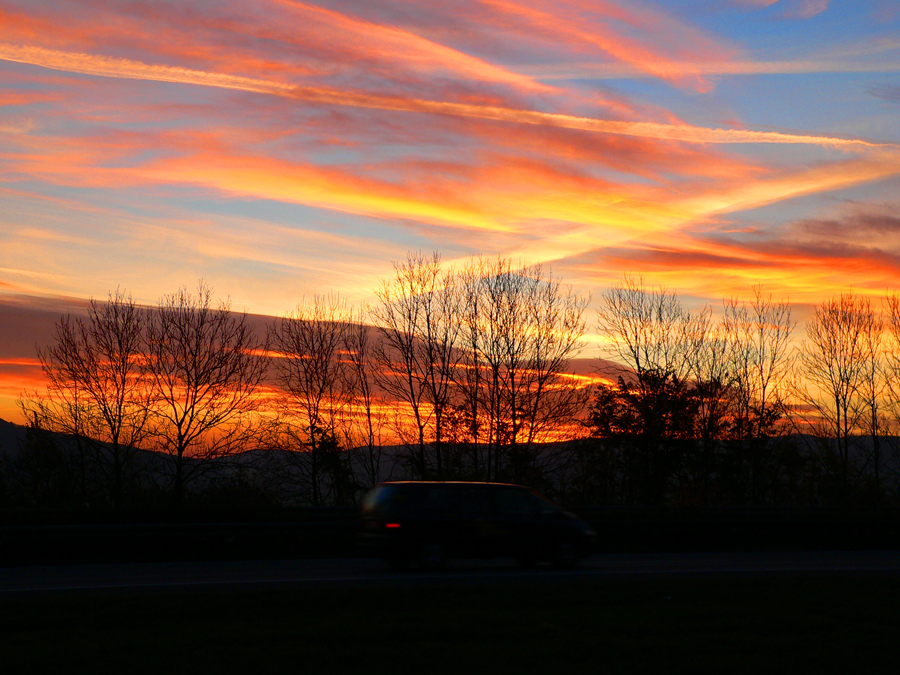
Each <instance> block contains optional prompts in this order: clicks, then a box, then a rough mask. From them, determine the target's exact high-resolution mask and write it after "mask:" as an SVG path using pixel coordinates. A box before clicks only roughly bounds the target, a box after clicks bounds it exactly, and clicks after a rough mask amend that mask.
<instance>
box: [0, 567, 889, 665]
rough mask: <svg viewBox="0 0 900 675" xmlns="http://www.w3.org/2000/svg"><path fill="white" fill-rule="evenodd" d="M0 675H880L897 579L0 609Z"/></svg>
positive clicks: (172, 597)
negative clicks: (24, 674) (25, 674)
mask: <svg viewBox="0 0 900 675" xmlns="http://www.w3.org/2000/svg"><path fill="white" fill-rule="evenodd" d="M0 624H2V625H0V668H2V670H3V672H7V673H20V672H53V671H55V672H57V673H80V672H85V673H113V672H115V673H169V672H198V673H211V672H227V673H231V672H252V673H267V672H294V673H319V674H325V673H329V674H330V673H365V674H366V675H368V674H370V673H392V674H405V673H457V674H458V673H463V675H468V674H469V673H480V672H495V673H515V672H518V673H564V674H568V673H592V674H596V673H606V672H609V673H624V672H653V671H656V672H664V673H667V674H668V673H696V672H720V673H729V674H731V673H761V672H765V671H772V670H773V669H777V670H778V671H781V672H804V673H805V672H810V673H822V672H826V673H832V672H847V673H878V672H883V673H892V674H896V673H898V672H900V646H898V645H900V578H898V577H896V576H894V577H878V576H867V577H861V578H849V577H809V578H784V577H781V578H755V579H677V580H667V581H661V580H653V581H627V582H609V583H603V584H595V585H588V586H582V585H549V584H548V585H528V586H525V585H522V586H513V585H504V586H499V587H467V588H454V589H450V588H446V589H438V588H405V589H399V590H396V591H392V590H386V589H367V590H354V591H351V590H341V591H326V590H298V591H290V592H277V593H274V592H236V593H228V594H221V593H219V594H213V593H180V594H166V595H155V596H148V595H139V596H135V597H130V598H101V599H79V598H53V599H48V598H42V599H37V600H28V601H25V600H14V601H10V600H6V601H3V602H0Z"/></svg>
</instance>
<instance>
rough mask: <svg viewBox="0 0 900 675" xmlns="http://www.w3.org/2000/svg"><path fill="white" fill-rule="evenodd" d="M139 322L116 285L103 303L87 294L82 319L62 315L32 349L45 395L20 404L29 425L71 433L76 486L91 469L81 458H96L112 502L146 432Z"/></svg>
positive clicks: (140, 313) (141, 317) (130, 472)
mask: <svg viewBox="0 0 900 675" xmlns="http://www.w3.org/2000/svg"><path fill="white" fill-rule="evenodd" d="M144 326H145V316H144V312H143V311H142V310H141V308H139V307H138V306H137V305H136V304H135V302H134V300H133V299H132V298H131V296H126V295H125V293H124V292H123V291H120V290H117V291H116V292H115V293H110V294H109V298H108V300H107V301H106V302H97V301H96V300H93V299H92V300H91V301H90V305H89V306H88V316H87V320H82V319H79V318H76V319H73V318H72V317H70V316H65V317H62V318H61V319H60V320H59V321H58V322H57V323H56V326H55V330H54V335H53V337H54V343H53V344H52V345H50V346H49V347H45V348H40V349H38V358H39V359H40V362H41V368H42V370H43V372H44V377H45V378H46V382H47V397H46V398H45V399H41V398H39V397H33V398H31V399H28V400H23V401H21V403H20V405H21V407H22V410H23V413H25V415H26V417H28V418H29V419H30V420H31V421H32V424H34V425H40V426H42V427H43V428H45V429H49V430H51V431H56V432H61V433H64V434H69V435H70V436H71V437H72V438H73V439H74V444H75V446H76V450H77V451H78V455H79V463H80V464H81V466H80V470H79V472H78V473H79V475H80V480H81V482H82V488H83V489H85V488H86V486H85V485H84V482H85V481H86V480H87V474H88V472H89V471H90V468H89V467H87V466H85V465H84V463H85V462H90V463H91V464H92V465H94V464H96V466H98V467H99V470H100V472H101V474H103V475H104V476H105V478H106V480H107V482H108V484H109V485H110V487H111V490H110V492H111V495H110V496H111V499H112V503H113V504H114V505H116V506H119V505H121V503H122V500H123V496H124V491H125V487H126V484H127V483H128V482H129V480H130V479H132V478H134V474H135V454H136V452H137V447H138V445H139V443H140V442H141V441H142V440H143V439H144V437H145V434H146V431H147V391H148V390H147V387H146V386H145V384H144V382H143V381H142V380H141V377H140V364H141V360H142V351H141V350H142V344H143V343H142V341H143V330H144ZM38 420H40V421H38ZM91 468H92V467H91Z"/></svg>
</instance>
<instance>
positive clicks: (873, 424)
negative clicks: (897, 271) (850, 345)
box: [855, 298, 896, 492]
mask: <svg viewBox="0 0 900 675" xmlns="http://www.w3.org/2000/svg"><path fill="white" fill-rule="evenodd" d="M895 301H896V298H895ZM888 306H889V307H891V306H892V305H891V300H890V299H888ZM862 319H863V326H862V330H863V334H862V369H861V373H860V381H859V386H858V387H857V403H858V405H859V406H860V409H859V410H857V411H855V412H856V415H857V416H858V418H859V423H860V428H861V429H862V430H863V431H864V432H865V433H866V434H867V435H868V436H869V437H870V439H871V450H870V452H868V453H867V454H868V460H870V461H871V463H872V474H873V477H874V480H875V490H876V492H880V491H881V483H882V480H881V479H882V475H881V468H882V465H883V463H884V458H883V452H882V440H883V438H884V436H886V435H887V433H888V421H887V416H886V413H887V411H888V409H889V406H890V397H889V395H888V394H889V378H888V364H887V358H888V353H887V344H886V340H885V337H886V336H885V321H884V316H883V314H882V312H880V311H878V312H876V311H875V309H874V307H873V308H872V311H871V312H866V313H865V315H864V316H863V317H862Z"/></svg>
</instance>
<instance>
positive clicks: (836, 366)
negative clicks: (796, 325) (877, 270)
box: [796, 292, 875, 498]
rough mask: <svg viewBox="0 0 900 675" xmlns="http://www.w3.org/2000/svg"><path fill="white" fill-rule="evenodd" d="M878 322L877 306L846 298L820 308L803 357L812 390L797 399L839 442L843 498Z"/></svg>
mask: <svg viewBox="0 0 900 675" xmlns="http://www.w3.org/2000/svg"><path fill="white" fill-rule="evenodd" d="M874 321H875V316H874V309H873V307H872V302H871V300H869V299H868V298H864V297H859V296H855V295H853V293H852V292H846V293H841V294H840V295H838V296H835V297H833V298H831V299H829V300H826V301H824V302H822V303H821V304H820V305H818V306H817V307H816V309H815V312H814V314H813V317H812V319H811V320H810V321H808V322H807V323H806V337H807V339H806V340H804V341H803V342H802V343H801V344H800V347H799V352H798V361H799V366H800V375H801V377H802V378H803V379H804V380H805V382H806V383H808V384H800V385H799V386H797V387H796V393H797V396H798V397H799V398H800V399H801V400H802V401H803V402H804V403H806V404H807V405H809V406H810V407H811V408H812V409H813V410H814V411H815V412H816V414H817V415H818V418H819V420H820V423H821V425H822V427H823V428H822V431H821V433H823V434H824V435H825V436H826V437H830V438H834V439H836V442H837V448H838V456H839V461H840V472H841V494H842V497H843V498H846V497H847V488H848V479H849V457H850V438H851V434H852V433H853V432H854V430H855V429H856V427H857V424H858V423H859V422H860V417H861V406H860V405H859V391H860V386H861V385H862V382H863V379H864V377H865V368H866V366H865V364H866V350H867V341H866V335H867V333H868V331H869V330H870V329H871V327H872V325H873V322H874Z"/></svg>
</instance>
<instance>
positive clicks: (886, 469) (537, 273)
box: [0, 254, 900, 509]
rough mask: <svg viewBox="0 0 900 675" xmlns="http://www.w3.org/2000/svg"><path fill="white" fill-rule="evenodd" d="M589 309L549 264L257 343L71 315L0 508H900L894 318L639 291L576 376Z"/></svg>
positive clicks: (238, 319) (220, 322)
mask: <svg viewBox="0 0 900 675" xmlns="http://www.w3.org/2000/svg"><path fill="white" fill-rule="evenodd" d="M588 303H589V298H588V297H586V296H580V295H577V294H575V293H574V292H573V291H572V289H571V288H569V287H566V286H564V285H563V284H562V283H561V281H560V280H559V279H556V278H554V277H552V276H551V275H550V274H548V273H546V272H545V271H544V269H543V268H542V267H541V266H540V265H518V264H516V263H514V262H513V261H511V260H509V259H504V258H497V259H488V258H473V259H472V260H471V261H470V262H469V263H468V264H466V265H465V266H463V267H462V268H461V269H453V268H451V267H448V266H446V265H444V264H443V263H442V261H441V259H440V256H439V255H437V254H434V255H431V256H426V255H422V254H410V255H408V256H407V259H406V260H404V261H402V262H398V263H395V265H394V273H393V275H392V276H391V278H389V279H387V280H385V281H383V282H382V284H381V286H380V288H379V289H378V290H377V291H376V292H375V301H374V302H373V303H372V305H371V306H370V307H363V308H356V309H354V308H350V307H348V306H347V305H346V304H345V302H344V301H343V300H341V299H340V298H339V297H338V296H316V297H315V298H313V299H311V300H308V301H304V302H301V303H300V304H299V305H298V306H297V307H296V309H295V310H294V311H293V312H291V313H289V314H287V315H285V316H283V317H280V318H278V319H275V320H274V321H272V322H271V323H270V324H269V325H268V326H267V327H266V328H265V329H264V330H260V329H259V327H258V326H255V325H254V323H253V322H252V321H251V320H250V318H249V317H248V316H247V315H241V314H236V313H234V312H232V311H230V307H229V304H228V303H227V302H215V301H214V298H213V294H212V291H211V289H210V288H209V287H208V286H207V285H205V284H203V283H201V284H200V285H199V288H198V291H197V292H196V293H193V292H190V291H188V290H186V289H182V290H180V291H178V292H176V293H174V294H171V295H167V296H164V297H163V298H162V299H161V300H160V301H159V303H158V304H157V305H156V306H155V307H149V308H148V307H141V306H139V305H137V304H136V303H135V302H134V301H133V299H132V298H131V297H130V296H128V295H127V294H126V293H124V292H123V291H116V292H114V293H111V294H110V295H109V297H108V299H107V300H106V301H105V302H98V301H93V300H92V301H91V303H90V306H89V308H88V314H87V317H86V318H72V317H69V316H64V317H61V318H60V320H59V321H58V322H57V324H56V326H55V331H54V334H53V336H52V339H51V341H50V344H49V345H48V346H45V347H42V348H39V350H38V356H39V359H40V362H41V365H42V368H43V372H44V375H45V377H46V381H47V391H46V393H45V394H41V393H37V392H31V393H28V394H25V395H23V397H22V398H21V400H20V407H21V409H22V411H23V413H24V415H25V417H26V418H27V420H28V430H27V433H26V435H25V439H24V441H23V442H22V443H21V444H20V447H19V448H17V449H16V451H15V452H10V449H8V448H7V449H6V450H7V453H6V457H5V459H4V461H3V463H2V465H0V468H2V470H0V505H2V506H5V507H49V508H114V509H123V508H135V507H150V508H154V507H170V506H176V507H185V506H191V505H194V506H197V505H202V506H208V507H211V508H226V507H228V508H244V507H247V508H250V507H259V508H267V507H275V506H278V505H311V506H323V505H338V506H345V505H352V504H354V503H356V502H357V501H358V500H359V498H360V496H361V494H362V493H363V492H364V491H365V490H366V489H368V488H369V487H370V486H372V485H374V484H375V483H377V482H379V481H381V480H386V479H399V478H408V479H437V480H486V481H508V482H515V483H521V484H525V485H529V486H531V487H533V488H536V489H539V490H541V491H543V492H545V493H546V494H548V495H549V496H551V497H553V498H555V499H557V500H558V501H560V502H562V503H565V504H568V505H573V506H574V505H586V504H588V505H623V506H630V505H650V506H707V507H714V506H733V505H817V504H835V505H852V504H866V505H888V504H893V505H896V504H897V503H898V501H900V438H898V435H897V433H896V430H897V425H898V423H900V387H898V385H900V300H898V296H897V295H889V296H888V297H886V298H884V300H883V304H882V306H881V307H879V306H876V305H875V304H874V303H873V301H872V300H871V299H869V298H868V297H864V296H859V295H854V294H852V293H850V292H846V293H842V294H839V295H838V296H836V297H834V298H831V299H828V300H826V301H824V302H822V303H821V304H820V305H818V306H817V307H816V308H815V311H814V313H813V315H812V317H811V318H810V320H809V321H808V322H807V323H806V326H805V337H803V338H801V339H799V340H796V339H794V335H793V334H794V331H795V328H796V321H795V320H794V319H793V318H792V311H791V306H790V305H789V304H788V303H787V302H786V301H776V300H774V299H773V298H772V296H771V295H768V294H766V293H764V292H763V290H762V288H760V287H756V288H754V289H753V295H752V299H751V300H750V301H748V302H745V301H739V300H736V299H728V300H725V301H724V302H723V303H722V306H721V308H712V307H703V308H700V309H697V310H693V311H689V310H687V309H686V308H685V307H684V305H683V304H682V303H681V301H680V300H679V298H678V296H677V295H676V293H675V292H673V291H670V290H667V289H665V288H648V287H647V286H645V284H644V282H643V281H642V280H641V279H639V278H633V277H630V276H626V277H624V278H623V280H622V281H621V282H619V283H617V284H614V285H613V286H612V287H610V288H608V289H607V290H605V291H603V292H602V294H601V295H600V297H599V300H598V303H597V305H598V310H597V317H596V323H595V328H596V331H597V333H598V335H599V338H600V348H601V350H602V351H603V353H604V356H606V357H607V358H608V360H598V362H597V376H596V377H594V378H590V377H584V376H580V377H579V376H575V375H573V374H572V373H570V372H569V367H570V361H571V359H573V358H574V357H576V356H577V355H578V354H579V353H580V352H581V351H582V350H583V349H584V348H585V347H586V346H587V340H586V338H585V335H586V333H587V329H588V323H587V321H586V320H585V318H584V313H585V310H586V308H587V306H588Z"/></svg>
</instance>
